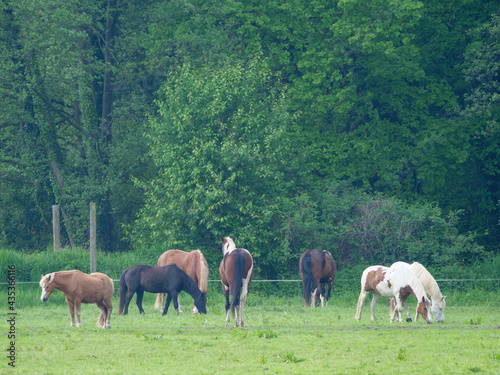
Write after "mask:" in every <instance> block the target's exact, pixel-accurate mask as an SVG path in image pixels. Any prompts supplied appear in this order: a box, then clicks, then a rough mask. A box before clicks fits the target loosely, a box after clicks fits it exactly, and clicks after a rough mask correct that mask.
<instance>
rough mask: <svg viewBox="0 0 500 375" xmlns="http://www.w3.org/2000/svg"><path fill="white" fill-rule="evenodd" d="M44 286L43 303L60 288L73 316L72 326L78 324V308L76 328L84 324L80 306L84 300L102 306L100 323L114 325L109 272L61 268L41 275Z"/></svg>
mask: <svg viewBox="0 0 500 375" xmlns="http://www.w3.org/2000/svg"><path fill="white" fill-rule="evenodd" d="M40 288H42V296H41V297H40V299H41V300H42V302H47V300H48V299H49V297H50V295H51V294H52V292H53V291H54V289H58V290H60V291H61V292H62V293H63V295H64V297H65V298H66V303H67V304H68V307H69V314H70V316H71V327H74V326H75V309H76V318H77V323H76V326H77V327H81V326H82V323H81V322H80V306H81V303H82V302H83V303H95V304H96V305H97V307H99V309H101V315H100V316H99V319H98V320H97V326H98V327H102V328H111V323H110V320H111V311H113V306H112V305H111V300H112V299H113V291H114V286H113V280H111V279H110V278H109V277H108V276H107V275H105V274H103V273H100V272H94V273H91V274H90V275H87V274H85V273H83V272H81V271H78V270H73V271H59V272H52V273H49V274H47V275H45V276H44V275H42V278H41V280H40Z"/></svg>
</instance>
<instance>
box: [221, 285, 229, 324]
mask: <svg viewBox="0 0 500 375" xmlns="http://www.w3.org/2000/svg"><path fill="white" fill-rule="evenodd" d="M222 291H223V292H224V297H225V298H226V327H228V326H229V323H230V317H229V314H230V311H229V310H230V307H231V304H230V303H229V288H228V287H227V286H225V285H222Z"/></svg>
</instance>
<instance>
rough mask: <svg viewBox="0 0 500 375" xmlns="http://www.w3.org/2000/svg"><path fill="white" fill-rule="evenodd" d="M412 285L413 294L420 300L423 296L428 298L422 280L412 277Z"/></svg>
mask: <svg viewBox="0 0 500 375" xmlns="http://www.w3.org/2000/svg"><path fill="white" fill-rule="evenodd" d="M409 284H410V287H411V289H412V290H413V296H414V297H415V298H416V299H417V300H418V301H419V302H420V301H421V300H422V297H425V298H427V294H426V293H425V289H424V287H423V286H422V283H421V282H420V280H419V279H418V278H417V277H416V276H415V277H412V278H411V279H410V283H409Z"/></svg>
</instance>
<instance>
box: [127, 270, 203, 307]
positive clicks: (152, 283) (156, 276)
mask: <svg viewBox="0 0 500 375" xmlns="http://www.w3.org/2000/svg"><path fill="white" fill-rule="evenodd" d="M181 290H184V291H185V292H187V293H188V294H189V295H190V296H191V297H193V299H194V304H195V306H196V308H197V309H198V311H199V312H200V313H202V314H206V312H207V309H206V300H207V297H206V295H205V293H203V292H202V291H201V290H200V288H198V285H196V283H195V282H194V281H193V279H192V278H190V277H189V276H188V275H187V274H186V272H184V271H183V270H181V269H180V268H179V267H177V266H176V265H175V264H170V265H168V266H163V267H155V266H141V265H138V266H133V267H130V268H128V269H126V270H124V271H123V272H122V275H121V277H120V305H119V308H118V315H121V314H122V313H123V315H127V313H128V305H129V303H130V300H131V299H132V297H133V295H134V293H137V297H136V304H137V307H138V308H139V313H141V314H142V313H144V312H145V311H144V309H143V308H142V297H143V296H144V291H146V292H149V293H167V294H168V296H167V302H166V303H165V308H164V309H163V315H165V314H166V313H167V311H168V307H169V306H170V302H171V301H172V297H174V308H175V309H176V310H177V308H178V305H177V294H178V293H179V292H180V291H181Z"/></svg>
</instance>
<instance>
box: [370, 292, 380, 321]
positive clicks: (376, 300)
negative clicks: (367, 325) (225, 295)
mask: <svg viewBox="0 0 500 375" xmlns="http://www.w3.org/2000/svg"><path fill="white" fill-rule="evenodd" d="M379 298H380V294H378V293H373V298H372V303H371V304H370V309H371V312H372V317H371V319H372V322H374V321H375V306H376V305H377V302H378V299H379Z"/></svg>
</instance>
